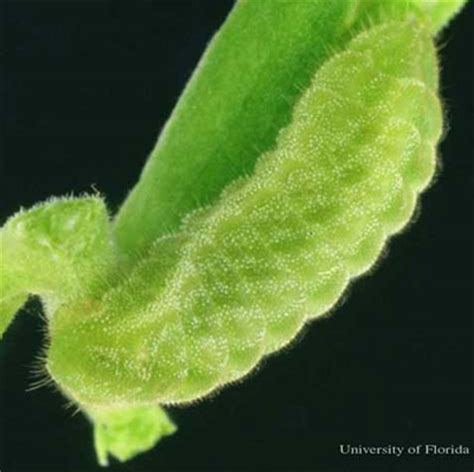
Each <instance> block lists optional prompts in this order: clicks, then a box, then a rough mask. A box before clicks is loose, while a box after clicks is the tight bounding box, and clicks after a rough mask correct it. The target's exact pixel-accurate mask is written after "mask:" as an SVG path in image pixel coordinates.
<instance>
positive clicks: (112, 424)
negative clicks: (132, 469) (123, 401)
mask: <svg viewBox="0 0 474 472" xmlns="http://www.w3.org/2000/svg"><path fill="white" fill-rule="evenodd" d="M88 413H89V417H90V419H91V420H92V422H93V424H94V446H95V451H96V454H97V460H98V462H99V464H100V465H102V466H107V465H109V455H110V456H113V457H115V458H116V459H118V460H119V461H121V462H125V461H127V460H129V459H131V458H132V457H134V456H136V455H137V454H140V453H142V452H145V451H148V450H149V449H151V448H152V447H154V446H155V445H156V444H157V443H158V442H159V441H160V440H161V439H162V438H164V437H166V436H169V435H171V434H173V433H174V432H175V431H176V430H177V428H176V426H175V424H174V423H173V422H172V421H171V420H170V418H169V416H168V415H167V414H166V412H165V411H164V410H163V408H161V407H160V406H158V405H139V406H120V407H112V408H108V407H107V408H98V407H94V408H92V409H89V410H88Z"/></svg>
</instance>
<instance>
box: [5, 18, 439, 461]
mask: <svg viewBox="0 0 474 472" xmlns="http://www.w3.org/2000/svg"><path fill="white" fill-rule="evenodd" d="M380 23H381V24H379V25H375V26H373V27H371V28H369V29H367V30H366V31H362V32H361V33H359V34H358V35H356V36H355V38H354V39H352V40H351V41H350V42H348V44H347V45H346V46H345V47H344V48H343V49H342V50H340V51H339V52H337V53H335V54H334V55H333V56H332V57H331V58H330V59H329V60H327V61H326V62H325V63H324V64H323V65H322V66H321V67H320V68H319V70H318V71H317V72H316V74H315V75H314V77H313V79H312V81H311V83H310V84H309V86H308V87H307V89H306V90H305V91H304V93H303V94H302V95H301V96H300V98H299V99H298V101H297V102H296V104H295V106H294V108H293V111H292V115H291V119H290V121H289V124H288V125H287V126H286V127H284V128H283V129H281V131H280V132H279V134H278V138H277V140H276V144H275V145H274V147H273V148H272V149H270V150H269V151H267V152H265V153H264V154H263V155H261V156H260V158H259V159H258V161H257V163H256V165H255V168H254V169H253V171H252V172H251V173H250V174H249V175H246V176H241V177H239V178H237V179H234V181H233V182H232V183H230V184H228V185H227V186H226V187H225V188H224V190H223V191H222V192H221V194H220V196H219V197H218V198H217V200H216V201H214V202H213V204H212V205H209V206H206V207H204V208H201V209H199V210H195V211H193V212H191V213H190V214H188V216H187V217H186V218H185V219H184V221H183V222H182V224H181V226H180V228H179V229H178V230H176V231H172V232H170V233H168V234H164V235H161V236H160V237H158V238H157V239H156V240H155V241H154V243H153V244H152V245H151V247H150V249H149V250H148V252H146V253H144V255H143V256H142V257H141V258H140V259H139V261H138V262H136V263H135V264H134V265H130V262H129V260H127V256H124V254H123V253H122V252H121V251H120V249H119V247H118V245H117V242H116V236H115V234H114V232H113V231H112V229H111V225H110V222H109V217H108V214H107V210H106V207H105V204H104V203H103V201H102V199H101V198H99V197H83V198H79V199H62V200H61V199H59V200H55V201H52V202H48V203H47V204H44V205H40V206H37V207H35V208H33V209H31V210H29V211H27V212H22V213H19V214H17V215H15V216H14V217H12V218H11V219H9V220H8V221H7V222H6V224H5V225H4V227H3V228H2V229H1V231H0V242H1V246H2V251H1V253H0V255H1V260H0V267H1V270H2V274H1V275H2V276H1V277H0V293H1V298H0V301H1V304H0V333H2V334H3V332H4V331H5V329H6V327H7V325H8V324H9V322H10V320H11V318H12V316H13V315H14V313H15V312H16V311H17V310H18V309H19V308H20V307H21V305H22V304H23V303H24V301H25V299H26V297H27V295H28V293H35V294H40V295H41V296H42V299H43V302H44V304H45V307H46V312H47V315H48V325H49V346H48V352H47V363H46V369H47V372H48V375H50V376H51V378H52V379H53V380H54V382H55V384H56V385H58V386H59V388H60V389H61V390H62V391H63V392H64V393H65V394H66V395H67V396H68V397H69V398H70V399H71V400H73V401H74V402H76V403H78V404H79V405H80V406H81V408H82V409H83V410H84V411H85V412H86V414H87V415H89V416H90V418H91V420H92V421H93V422H94V423H95V442H96V449H97V452H98V456H99V460H100V462H101V463H102V464H106V463H107V454H108V453H111V454H113V455H115V456H116V457H118V458H119V459H122V460H125V459H128V458H129V457H131V456H133V455H135V454H136V453H138V452H141V451H143V450H146V449H148V448H150V447H152V446H153V445H154V444H155V443H156V442H157V440H158V439H159V438H160V437H161V436H165V435H168V434H171V433H172V432H173V431H174V430H175V427H174V425H173V424H172V423H171V422H170V421H169V419H168V418H167V417H166V414H165V413H164V412H163V410H161V408H160V406H159V405H174V404H181V403H189V402H192V401H194V400H197V399H199V398H202V397H204V396H206V395H208V394H210V393H211V392H213V391H216V390H217V389H219V388H221V387H222V386H224V385H226V384H229V383H232V382H235V381H238V380H239V379H241V378H242V377H244V376H245V375H247V374H248V373H249V372H251V371H252V370H253V369H254V368H255V367H256V366H257V365H258V363H259V362H260V361H261V360H262V358H263V357H264V356H267V355H269V354H271V353H273V352H275V351H277V350H279V349H281V348H282V347H284V346H286V345H287V344H288V343H290V342H291V341H292V340H293V339H294V338H295V336H296V335H297V334H298V332H300V330H301V329H302V327H303V326H304V325H305V324H306V323H308V322H310V321H311V320H313V319H315V318H317V317H319V316H321V315H323V314H324V313H327V312H328V311H329V310H330V309H331V308H332V307H333V306H334V305H335V304H336V303H337V301H338V300H339V299H340V298H341V295H342V293H343V292H344V290H345V288H346V287H347V285H348V284H349V283H350V282H351V281H352V280H353V279H355V278H356V277H358V276H360V275H361V274H363V273H365V272H366V271H368V270H369V269H370V268H371V267H373V265H374V263H375V261H376V260H377V258H378V257H379V256H380V254H381V253H382V252H383V249H384V247H385V245H386V242H387V240H388V239H389V238H390V236H392V235H393V234H395V233H397V232H398V231H400V230H401V229H403V228H404V227H405V225H406V224H407V223H408V221H409V220H410V218H411V216H412V214H413V212H414V209H415V207H416V204H417V199H418V195H419V194H420V192H422V191H423V190H424V189H425V188H426V187H427V186H428V185H429V183H430V181H431V179H432V177H433V174H434V172H435V169H436V145H437V143H438V141H439V139H440V136H441V132H442V107H441V104H440V100H439V98H438V65H437V58H436V51H435V48H434V45H433V41H432V39H431V33H432V31H430V28H429V27H428V24H427V23H425V22H423V21H421V20H420V19H419V18H415V17H413V18H409V19H405V20H404V21H388V22H380ZM262 119H264V117H262ZM119 239H120V238H119ZM13 261H14V263H13ZM137 425H138V426H137Z"/></svg>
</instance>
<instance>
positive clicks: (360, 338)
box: [0, 0, 474, 472]
mask: <svg viewBox="0 0 474 472" xmlns="http://www.w3.org/2000/svg"><path fill="white" fill-rule="evenodd" d="M231 5H232V1H230V0H225V1H224V0H214V1H211V0H207V1H204V0H200V1H197V0H196V1H176V0H175V1H163V0H161V1H153V2H152V1H105V0H97V1H43V0H37V1H9V2H5V1H4V2H2V3H1V13H2V34H3V40H4V41H3V43H4V46H5V51H6V54H5V56H4V59H5V61H6V67H4V68H3V69H2V70H3V73H2V78H3V85H4V86H3V88H2V98H3V103H4V105H3V106H2V125H3V132H2V135H3V138H4V139H3V142H2V144H3V146H2V147H3V152H2V170H1V175H2V179H1V185H0V188H1V201H0V205H1V207H0V217H1V220H2V222H3V221H4V219H5V218H6V217H7V216H8V215H9V214H11V213H12V212H14V211H16V210H17V209H18V208H19V206H20V205H23V206H25V207H28V206H30V205H32V204H33V203H35V202H37V201H39V200H43V199H45V198H47V197H48V196H50V195H64V194H67V193H70V192H71V191H74V193H76V194H77V193H80V192H83V191H91V190H92V187H91V186H92V184H93V185H94V186H95V187H97V188H98V189H99V190H100V191H102V192H103V193H105V194H106V195H107V198H108V203H109V205H110V207H111V209H113V210H115V209H117V207H118V206H119V204H120V202H121V201H122V199H123V198H124V196H125V194H126V192H127V190H128V189H129V188H130V187H131V186H132V185H133V183H134V182H135V181H136V179H137V177H138V174H139V171H140V169H141V167H142V165H143V163H144V160H145V158H146V155H147V153H148V152H149V151H150V149H151V148H152V146H153V144H154V142H155V139H156V135H157V131H158V130H159V129H160V128H161V127H162V125H163V123H164V121H165V119H166V118H167V116H168V115H169V113H170V111H171V109H172V107H173V104H174V103H175V101H176V99H177V97H178V95H179V93H180V91H181V90H182V88H183V86H184V84H185V82H186V79H187V78H188V77H189V75H190V73H191V72H192V70H193V67H194V65H195V64H196V62H197V60H198V58H199V57H200V55H201V53H202V51H203V49H204V47H205V45H206V42H207V41H208V40H209V38H210V36H211V34H212V33H213V32H214V31H215V30H216V28H217V27H218V26H219V25H220V24H221V22H222V21H223V19H224V18H225V16H226V14H227V13H228V11H229V9H230V8H231ZM473 7H474V5H473V4H472V2H471V4H470V6H469V7H468V8H467V9H466V10H465V11H464V13H463V14H462V15H461V16H460V17H459V18H457V19H456V20H455V22H454V23H453V24H452V26H451V27H450V28H449V29H448V30H447V31H446V32H445V34H444V35H443V39H442V41H441V43H442V44H441V45H440V46H441V47H440V53H441V57H442V59H443V71H442V72H443V84H444V85H443V96H444V98H445V102H446V108H447V112H448V115H449V123H450V128H451V129H450V130H449V133H448V135H447V137H446V139H445V140H444V142H443V144H442V146H441V151H442V155H443V159H442V160H443V171H442V173H441V175H440V176H439V178H438V181H437V182H436V185H435V186H434V187H432V188H431V189H430V190H429V191H428V192H427V194H426V195H425V196H424V197H423V199H422V207H423V209H422V212H421V215H420V216H419V218H418V219H417V221H416V224H414V225H412V226H411V227H410V228H409V230H408V231H406V232H405V233H404V234H403V235H401V236H399V237H397V238H395V239H394V240H393V241H392V242H391V243H390V250H389V254H388V255H387V257H385V258H384V259H383V261H382V262H381V263H380V264H379V267H378V268H377V270H376V271H375V274H374V273H372V274H370V275H369V276H366V277H364V278H362V279H361V280H359V281H357V283H355V284H354V285H353V287H352V289H351V290H350V296H349V297H346V301H345V302H344V304H342V305H341V306H339V307H338V309H337V310H336V312H335V313H334V314H333V315H332V316H331V317H329V318H326V319H323V320H321V321H318V322H316V323H314V325H313V326H312V327H311V328H310V329H308V330H306V332H305V335H304V336H303V337H301V339H300V340H299V341H298V342H297V343H295V345H294V346H293V347H292V348H291V349H289V350H286V351H285V352H282V353H280V354H279V355H277V356H273V357H271V358H270V359H269V360H267V361H266V362H265V363H264V366H262V368H260V369H259V371H258V373H256V374H255V375H253V376H251V377H250V378H248V379H246V380H245V381H244V382H243V383H242V384H239V385H237V386H233V387H230V388H227V389H226V390H224V391H223V392H221V393H220V394H219V395H217V396H216V397H214V398H211V399H208V400H205V401H203V402H202V403H201V404H199V405H196V406H194V407H190V408H183V409H173V410H172V416H173V418H174V419H175V420H176V422H177V424H178V426H179V427H180V430H179V432H178V433H177V434H176V435H175V436H173V437H171V438H169V439H166V440H164V441H163V442H162V443H161V444H159V445H158V446H157V447H156V448H155V449H154V450H152V451H151V452H149V453H147V454H144V455H142V456H140V457H137V458H136V459H134V460H133V461H132V462H130V463H127V464H125V465H122V466H119V465H114V466H113V467H111V469H110V470H112V471H115V470H121V471H138V472H139V471H143V472H145V471H146V472H152V471H161V472H172V471H182V472H184V471H189V472H194V471H254V470H255V471H285V472H290V471H291V472H292V471H312V472H313V471H314V472H316V471H317V472H345V471H377V472H384V471H392V470H393V471H395V470H396V471H400V472H411V471H416V472H424V471H430V472H431V471H470V470H472V468H473V460H472V456H471V457H453V456H449V457H426V456H423V457H421V458H416V457H408V458H402V459H396V458H393V457H370V456H363V457H357V456H352V457H348V456H342V455H341V454H340V453H339V450H338V448H339V444H345V443H351V444H353V445H358V444H368V445H386V444H396V445H416V444H426V443H434V444H438V445H451V444H454V445H457V444H464V445H466V446H469V447H471V451H472V446H473V444H472V295H471V290H472V286H473V276H472V275H473V274H472V230H473V219H472V214H473V211H472V210H473V208H472V189H473V185H472V175H473V173H472V157H473V156H472V149H473V148H472V145H473V142H472V131H473V125H474V123H473V107H472V78H473V77H472V59H471V58H472V52H473V51H472V49H473V48H472V46H473V39H472V25H473V24H474V8H473ZM2 49H3V48H2ZM242 73H245V71H242ZM236 80H238V78H236ZM38 311H39V305H38V303H37V302H30V303H29V305H28V307H27V308H26V309H24V310H23V311H22V313H21V314H20V315H19V316H18V317H17V318H16V321H15V322H14V323H13V325H12V326H11V327H10V329H9V331H8V335H7V336H6V337H5V339H4V340H3V341H2V342H1V343H0V374H1V380H0V383H1V385H0V395H1V396H0V401H1V403H0V406H1V418H0V421H1V433H2V437H1V441H0V470H1V472H35V471H48V472H49V471H50V472H55V471H61V472H83V471H88V472H93V471H95V470H99V468H98V467H97V466H96V464H95V458H94V455H93V450H92V441H91V431H90V427H89V425H88V423H87V421H86V420H85V419H84V418H83V417H82V416H81V415H80V414H79V415H75V416H73V415H72V411H71V410H67V409H66V408H65V407H64V406H65V401H64V399H63V398H62V397H61V396H60V395H59V394H58V393H56V392H54V391H52V390H51V389H48V388H43V389H39V390H35V391H32V392H25V390H26V389H27V388H28V386H29V385H31V383H32V381H33V376H32V375H31V373H30V371H31V366H32V363H33V362H34V359H35V356H37V354H38V352H39V347H40V345H41V344H42V336H43V335H42V326H43V322H42V320H41V319H40V317H39V316H38Z"/></svg>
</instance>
